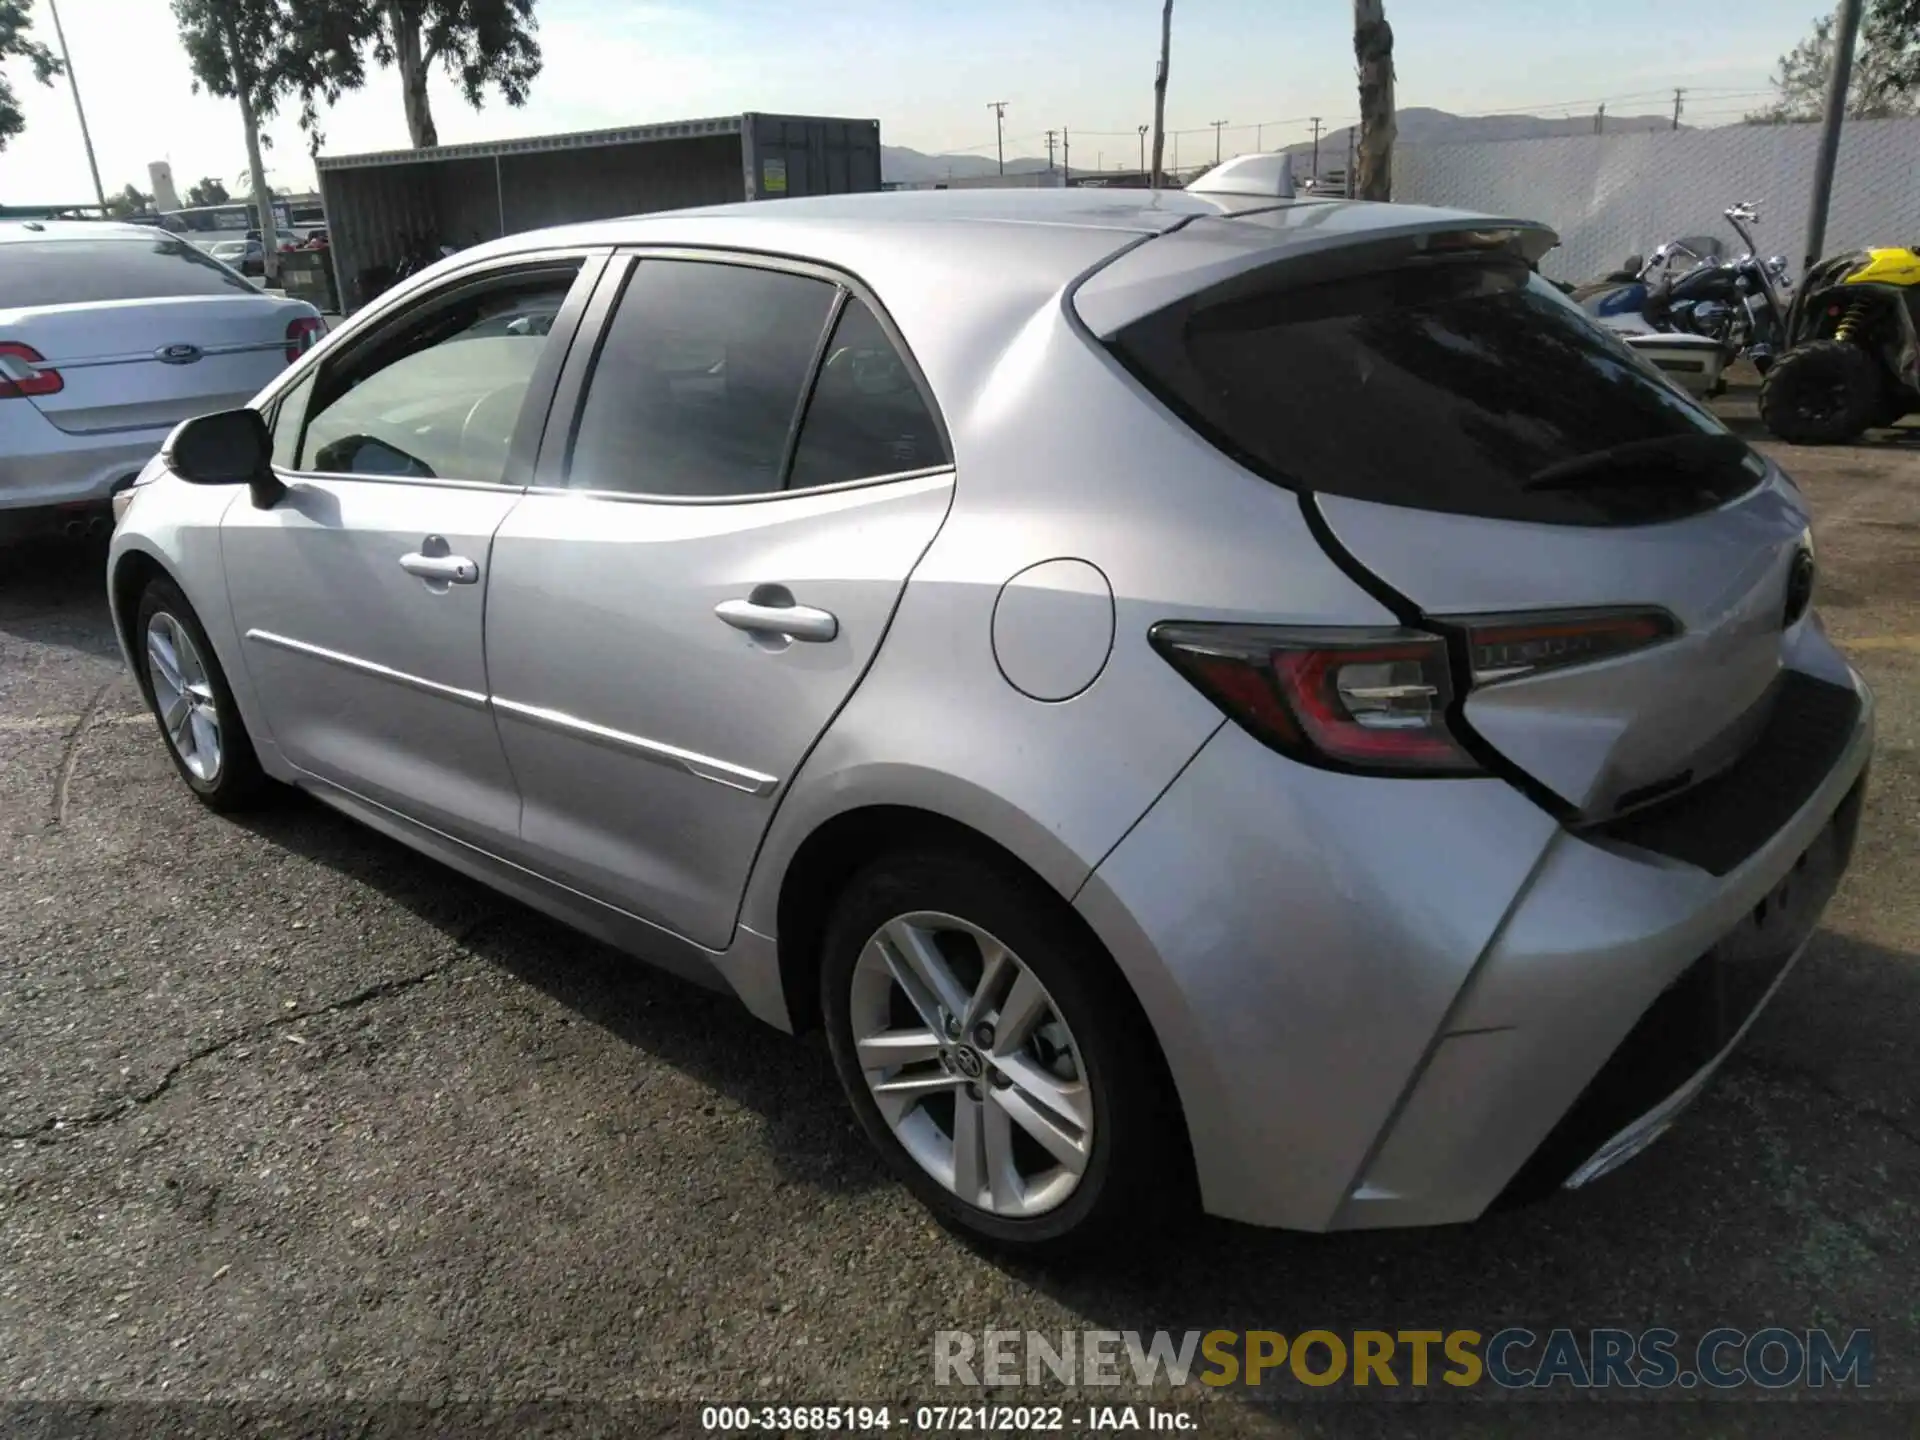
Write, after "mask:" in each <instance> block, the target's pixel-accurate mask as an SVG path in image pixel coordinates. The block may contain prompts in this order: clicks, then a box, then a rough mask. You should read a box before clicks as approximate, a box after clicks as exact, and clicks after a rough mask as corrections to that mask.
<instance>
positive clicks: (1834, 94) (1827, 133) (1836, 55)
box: [1800, 0, 1863, 277]
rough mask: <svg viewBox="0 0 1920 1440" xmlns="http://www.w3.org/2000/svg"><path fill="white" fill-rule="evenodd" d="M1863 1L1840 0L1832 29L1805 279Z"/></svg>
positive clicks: (1823, 209) (1817, 236)
mask: <svg viewBox="0 0 1920 1440" xmlns="http://www.w3.org/2000/svg"><path fill="white" fill-rule="evenodd" d="M1862 8H1863V5H1862V0H1840V16H1839V23H1838V24H1837V25H1836V26H1835V27H1834V36H1833V73H1832V74H1831V75H1830V76H1828V78H1827V113H1826V115H1825V116H1824V117H1823V118H1822V119H1821V122H1820V149H1819V152H1818V153H1817V154H1816V155H1815V156H1814V162H1813V203H1812V204H1811V205H1810V206H1809V207H1808V209H1807V257H1806V259H1805V261H1803V262H1802V264H1801V266H1800V274H1801V275H1802V276H1803V277H1804V276H1805V275H1806V273H1807V272H1808V271H1809V270H1811V269H1812V268H1813V266H1814V263H1815V262H1816V261H1817V260H1819V258H1820V252H1821V250H1823V249H1825V248H1826V243H1827V204H1828V202H1829V201H1830V200H1832V198H1833V167H1834V164H1835V162H1836V161H1838V160H1839V158H1840V126H1841V123H1842V122H1843V121H1844V120H1845V119H1846V117H1847V85H1848V83H1849V82H1850V81H1851V80H1852V79H1853V46H1854V41H1855V40H1856V39H1858V37H1859V34H1860V11H1861V9H1862Z"/></svg>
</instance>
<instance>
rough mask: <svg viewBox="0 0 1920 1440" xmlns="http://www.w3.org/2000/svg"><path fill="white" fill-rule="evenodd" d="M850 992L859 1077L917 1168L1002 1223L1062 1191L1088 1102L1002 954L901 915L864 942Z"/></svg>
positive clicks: (1065, 1038)
mask: <svg viewBox="0 0 1920 1440" xmlns="http://www.w3.org/2000/svg"><path fill="white" fill-rule="evenodd" d="M851 984H852V993H851V996H850V1000H851V1004H850V1006H849V1018H850V1020H851V1028H852V1032H853V1036H852V1038H853V1042H854V1052H855V1055H856V1056H857V1059H858V1064H859V1066H860V1071H861V1074H862V1076H863V1077H864V1078H865V1080H866V1082H867V1088H868V1090H869V1091H870V1092H871V1093H872V1095H873V1099H874V1103H875V1105H876V1106H877V1107H878V1108H879V1111H880V1116H881V1118H882V1119H883V1120H884V1121H885V1122H886V1124H887V1126H888V1128H889V1129H890V1130H891V1131H892V1132H893V1135H894V1137H895V1139H897V1140H898V1141H899V1142H900V1144H901V1146H902V1148H904V1149H905V1150H906V1152H907V1153H908V1154H909V1155H911V1156H912V1157H913V1159H914V1161H915V1162H916V1163H917V1164H918V1165H919V1166H920V1167H921V1168H922V1169H923V1170H925V1171H926V1172H927V1173H928V1174H929V1175H931V1176H932V1177H933V1178H934V1179H935V1180H937V1181H939V1182H940V1183H941V1184H942V1185H943V1186H945V1187H946V1188H947V1189H948V1190H949V1191H951V1192H952V1193H953V1194H954V1195H955V1196H957V1197H958V1198H959V1199H961V1200H963V1201H965V1202H966V1203H968V1204H969V1205H973V1206H977V1207H978V1208H980V1209H982V1210H985V1211H988V1212H989V1213H991V1214H994V1215H998V1216H1005V1217H1008V1218H1012V1219H1019V1218H1025V1217H1029V1216H1034V1215H1039V1214H1042V1213H1044V1212H1045V1211H1048V1210H1051V1209H1053V1208H1054V1207H1055V1206H1057V1205H1060V1204H1061V1203H1063V1202H1064V1201H1065V1200H1066V1199H1067V1197H1068V1196H1070V1195H1071V1194H1073V1192H1074V1190H1075V1188H1076V1187H1077V1186H1078V1185H1079V1183H1080V1178H1081V1176H1082V1175H1083V1174H1084V1173H1085V1171H1086V1167H1087V1162H1088V1160H1089V1158H1090V1157H1091V1156H1092V1153H1093V1132H1094V1119H1095V1117H1094V1113H1093V1094H1092V1090H1091V1088H1090V1087H1089V1086H1088V1084H1087V1079H1086V1068H1085V1065H1084V1064H1083V1063H1082V1060H1081V1054H1080V1048H1079V1046H1078V1044H1077V1043H1076V1042H1075V1040H1074V1038H1073V1032H1072V1031H1071V1030H1070V1029H1069V1028H1068V1027H1067V1023H1066V1018H1065V1017H1064V1016H1063V1015H1062V1014H1061V1013H1060V1009H1059V1007H1058V1006H1057V1005H1056V1004H1055V1003H1054V1000H1053V997H1052V996H1051V995H1050V994H1048V993H1047V988H1046V986H1045V985H1043V984H1041V982H1040V979H1039V977H1038V976H1037V975H1035V974H1034V972H1033V971H1032V970H1031V969H1030V968H1029V967H1028V966H1027V965H1025V964H1024V963H1023V962H1022V961H1021V960H1020V958H1019V957H1018V956H1017V955H1015V954H1014V953H1013V951H1012V950H1010V949H1008V948H1007V946H1005V945H1004V944H1002V943H1001V942H1000V941H999V940H997V939H996V938H994V937H993V936H992V935H990V934H988V933H987V932H986V931H985V930H982V929H981V928H980V927H978V926H976V925H971V924H969V923H968V922H966V921H964V920H961V919H958V918H956V917H954V916H951V915H942V914H936V913H932V912H916V913H913V914H908V915H901V916H898V917H896V918H895V919H893V920H890V921H888V922H887V923H886V924H885V925H882V926H881V927H880V929H879V930H877V931H876V932H875V933H874V935H873V937H872V938H871V939H869V940H868V941H867V943H866V946H865V947H864V948H863V949H862V950H861V952H860V957H859V959H858V960H857V961H856V962H855V964H854V969H853V977H852V982H851Z"/></svg>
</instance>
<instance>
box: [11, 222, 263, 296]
mask: <svg viewBox="0 0 1920 1440" xmlns="http://www.w3.org/2000/svg"><path fill="white" fill-rule="evenodd" d="M254 293H256V292H255V291H254V288H253V286H251V285H249V284H248V283H247V282H246V281H245V280H242V279H241V278H240V277H239V276H238V275H236V274H234V273H233V271H231V270H229V269H228V268H227V267H226V266H224V265H222V264H220V263H219V262H218V261H216V260H215V259H214V258H213V257H212V256H211V255H209V254H207V252H206V251H204V250H202V249H201V248H200V247H199V246H197V245H194V244H192V243H190V242H189V241H186V240H179V239H175V238H174V237H173V236H171V235H167V234H163V233H161V232H158V231H156V232H154V234H153V236H152V238H150V239H149V238H148V237H146V236H141V237H140V238H139V239H136V240H124V239H100V240H16V241H12V242H9V243H7V244H4V245H0V309H14V308H16V307H22V306H28V305H85V304H89V303H94V302H98V301H102V300H159V299H166V298H169V297H172V296H179V295H234V294H241V295H251V294H254Z"/></svg>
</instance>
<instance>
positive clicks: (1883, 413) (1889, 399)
mask: <svg viewBox="0 0 1920 1440" xmlns="http://www.w3.org/2000/svg"><path fill="white" fill-rule="evenodd" d="M1912 409H1913V395H1912V393H1911V392H1909V391H1908V390H1906V389H1905V388H1904V387H1902V386H1898V385H1888V386H1887V387H1885V390H1884V391H1883V393H1882V397H1881V400H1880V408H1879V409H1878V410H1876V411H1875V412H1874V415H1873V423H1872V424H1871V425H1869V426H1868V427H1867V428H1868V429H1871V430H1886V429H1890V428H1891V427H1892V426H1895V425H1898V424H1899V423H1900V422H1901V421H1902V420H1904V419H1906V418H1907V415H1908V414H1909V412H1911V411H1912Z"/></svg>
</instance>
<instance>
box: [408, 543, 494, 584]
mask: <svg viewBox="0 0 1920 1440" xmlns="http://www.w3.org/2000/svg"><path fill="white" fill-rule="evenodd" d="M428 538H429V540H434V539H439V537H438V536H429V537H428ZM446 543H447V542H446V541H444V540H441V541H440V544H441V545H442V546H444V545H445V544H446ZM400 568H401V569H402V570H404V571H406V572H407V573H408V574H409V575H418V576H419V577H420V578H421V579H422V580H426V581H429V582H433V581H438V582H439V583H440V584H442V585H472V584H473V583H475V582H476V581H477V580H479V578H480V567H479V566H478V565H476V564H474V563H473V561H471V560H469V559H467V557H466V556H464V555H448V554H445V553H444V552H443V553H441V554H438V555H435V554H431V553H427V552H422V551H419V550H415V551H414V552H412V553H411V554H408V555H402V556H401V557H400Z"/></svg>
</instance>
